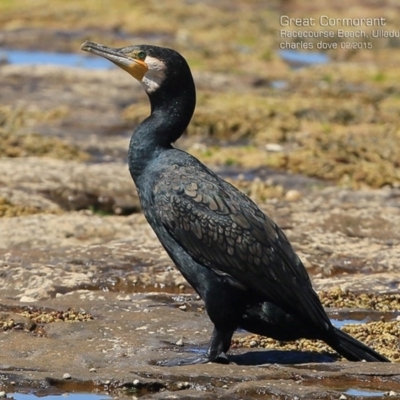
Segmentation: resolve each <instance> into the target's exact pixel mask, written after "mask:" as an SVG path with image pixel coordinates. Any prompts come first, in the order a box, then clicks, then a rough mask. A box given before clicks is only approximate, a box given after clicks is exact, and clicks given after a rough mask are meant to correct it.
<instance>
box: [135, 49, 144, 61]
mask: <svg viewBox="0 0 400 400" xmlns="http://www.w3.org/2000/svg"><path fill="white" fill-rule="evenodd" d="M137 58H138V59H139V60H144V59H145V58H146V53H145V52H144V51H139V52H138V53H137Z"/></svg>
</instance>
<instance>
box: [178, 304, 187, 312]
mask: <svg viewBox="0 0 400 400" xmlns="http://www.w3.org/2000/svg"><path fill="white" fill-rule="evenodd" d="M179 309H180V310H182V311H186V309H187V307H186V305H185V304H184V305H182V306H179Z"/></svg>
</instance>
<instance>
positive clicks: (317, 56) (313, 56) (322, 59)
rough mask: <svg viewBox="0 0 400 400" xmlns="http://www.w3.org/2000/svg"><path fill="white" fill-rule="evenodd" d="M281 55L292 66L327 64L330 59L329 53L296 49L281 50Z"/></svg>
mask: <svg viewBox="0 0 400 400" xmlns="http://www.w3.org/2000/svg"><path fill="white" fill-rule="evenodd" d="M279 55H280V56H281V57H282V59H283V60H284V61H285V62H287V63H288V64H289V65H290V66H291V67H292V68H301V67H307V66H309V65H316V64H326V63H328V62H329V61H330V58H329V56H328V55H326V54H324V53H321V52H315V51H314V52H311V51H310V52H305V51H295V50H281V51H279Z"/></svg>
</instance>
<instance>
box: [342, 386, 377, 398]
mask: <svg viewBox="0 0 400 400" xmlns="http://www.w3.org/2000/svg"><path fill="white" fill-rule="evenodd" d="M343 394H344V395H346V394H347V395H349V396H359V397H381V396H384V395H385V392H382V391H381V390H371V389H354V388H351V389H347V390H346V391H345V392H343Z"/></svg>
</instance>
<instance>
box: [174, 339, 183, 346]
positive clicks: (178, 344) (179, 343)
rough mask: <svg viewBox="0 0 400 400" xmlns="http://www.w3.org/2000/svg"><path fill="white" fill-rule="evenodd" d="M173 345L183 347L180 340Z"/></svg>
mask: <svg viewBox="0 0 400 400" xmlns="http://www.w3.org/2000/svg"><path fill="white" fill-rule="evenodd" d="M175 345H176V346H183V345H184V343H183V339H182V338H180V339H179V340H178V341H177V342H176V343H175Z"/></svg>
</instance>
